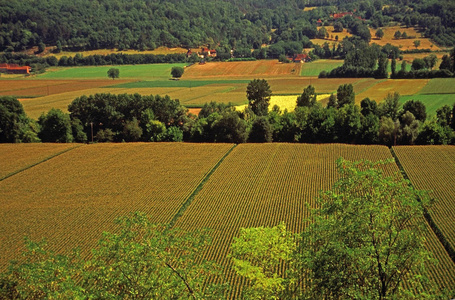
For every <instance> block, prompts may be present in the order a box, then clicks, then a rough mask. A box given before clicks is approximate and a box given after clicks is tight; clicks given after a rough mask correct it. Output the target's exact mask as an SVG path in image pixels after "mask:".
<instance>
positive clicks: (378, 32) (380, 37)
mask: <svg viewBox="0 0 455 300" xmlns="http://www.w3.org/2000/svg"><path fill="white" fill-rule="evenodd" d="M374 35H375V36H376V37H377V38H378V39H382V38H383V37H384V31H383V30H382V29H381V28H379V29H378V30H376V33H375V34H374Z"/></svg>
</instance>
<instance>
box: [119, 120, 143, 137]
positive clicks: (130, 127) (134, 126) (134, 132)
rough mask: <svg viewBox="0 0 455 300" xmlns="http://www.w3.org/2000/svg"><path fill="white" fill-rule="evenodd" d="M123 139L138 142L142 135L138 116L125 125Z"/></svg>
mask: <svg viewBox="0 0 455 300" xmlns="http://www.w3.org/2000/svg"><path fill="white" fill-rule="evenodd" d="M122 133H123V139H124V140H125V142H137V141H139V139H140V138H141V136H142V128H141V127H140V126H139V122H138V120H137V119H136V118H133V119H132V120H131V121H127V122H126V123H125V125H124V126H123V132H122Z"/></svg>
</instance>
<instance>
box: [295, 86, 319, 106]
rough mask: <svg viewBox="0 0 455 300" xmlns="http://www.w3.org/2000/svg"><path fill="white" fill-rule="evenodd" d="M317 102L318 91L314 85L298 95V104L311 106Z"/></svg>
mask: <svg viewBox="0 0 455 300" xmlns="http://www.w3.org/2000/svg"><path fill="white" fill-rule="evenodd" d="M314 104H316V92H315V89H314V86H312V85H309V86H307V87H306V88H304V89H303V93H302V95H300V96H298V97H297V106H307V107H311V106H313V105H314Z"/></svg>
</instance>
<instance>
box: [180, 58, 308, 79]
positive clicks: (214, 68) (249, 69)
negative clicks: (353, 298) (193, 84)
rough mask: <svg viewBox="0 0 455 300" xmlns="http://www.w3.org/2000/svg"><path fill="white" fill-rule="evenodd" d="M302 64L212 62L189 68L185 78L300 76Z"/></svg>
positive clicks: (265, 61)
mask: <svg viewBox="0 0 455 300" xmlns="http://www.w3.org/2000/svg"><path fill="white" fill-rule="evenodd" d="M300 67H301V64H291V63H289V64H283V63H280V62H278V61H276V60H257V61H238V62H227V63H226V62H212V63H206V64H195V65H193V66H191V67H190V68H188V70H186V71H185V74H184V75H183V76H184V78H192V79H196V78H199V79H201V78H202V79H207V78H225V77H239V78H241V77H247V78H251V77H253V78H257V77H261V78H262V77H265V78H267V77H273V76H283V75H286V76H291V77H292V76H299V74H300Z"/></svg>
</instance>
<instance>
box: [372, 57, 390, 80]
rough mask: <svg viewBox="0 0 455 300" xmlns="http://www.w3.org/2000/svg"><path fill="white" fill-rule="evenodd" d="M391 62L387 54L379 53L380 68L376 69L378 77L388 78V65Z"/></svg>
mask: <svg viewBox="0 0 455 300" xmlns="http://www.w3.org/2000/svg"><path fill="white" fill-rule="evenodd" d="M388 64H389V59H388V58H387V56H386V55H385V54H381V55H379V58H378V68H377V69H376V71H375V77H376V78H387V77H389V73H388V72H387V66H388Z"/></svg>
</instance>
